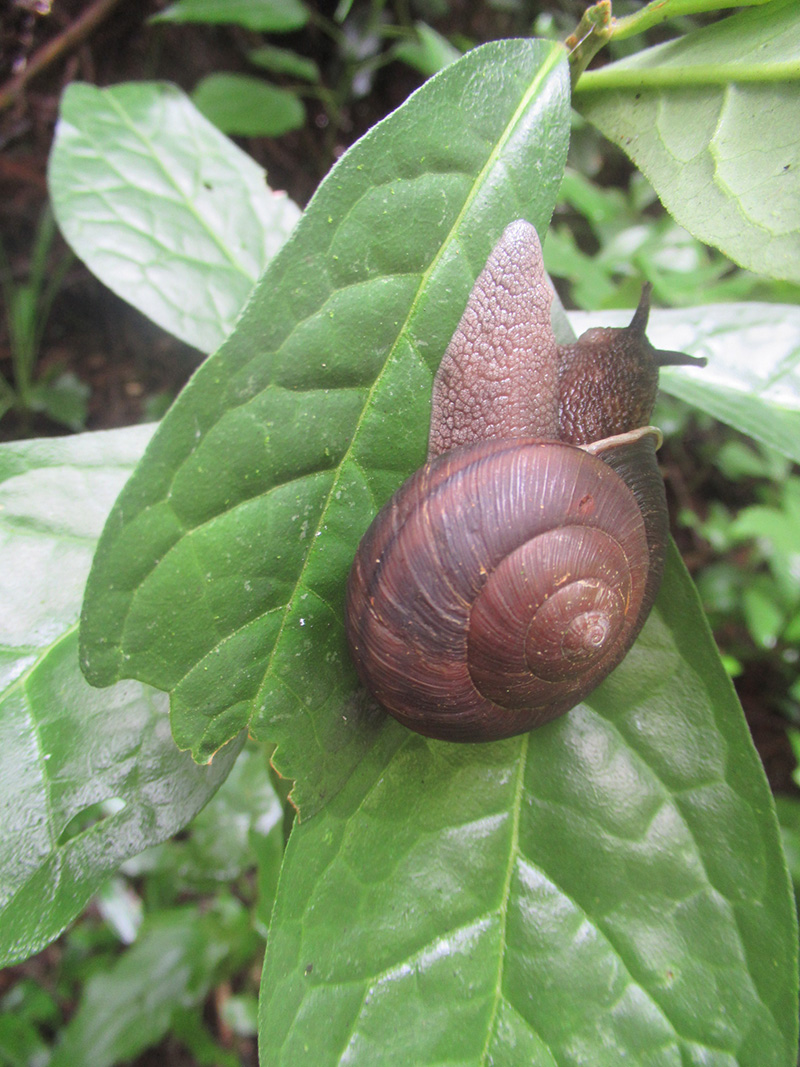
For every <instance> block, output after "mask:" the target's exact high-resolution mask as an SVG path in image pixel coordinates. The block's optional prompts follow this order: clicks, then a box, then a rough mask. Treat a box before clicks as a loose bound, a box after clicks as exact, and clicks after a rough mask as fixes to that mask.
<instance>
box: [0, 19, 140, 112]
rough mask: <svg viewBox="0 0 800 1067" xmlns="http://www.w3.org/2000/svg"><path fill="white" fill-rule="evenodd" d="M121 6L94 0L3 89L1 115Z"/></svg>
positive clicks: (0, 102)
mask: <svg viewBox="0 0 800 1067" xmlns="http://www.w3.org/2000/svg"><path fill="white" fill-rule="evenodd" d="M118 3H120V0H94V3H93V4H90V5H89V7H87V8H86V10H85V11H84V12H83V13H82V14H81V15H79V16H78V18H77V19H76V20H75V21H74V22H73V23H72V25H71V26H70V27H68V29H66V30H64V32H63V33H60V34H59V35H58V37H54V38H53V40H52V41H48V42H47V44H45V45H42V47H41V48H40V49H39V51H38V52H36V53H35V54H34V55H33V56H32V57H31V60H30V62H29V63H28V64H27V66H26V67H25V69H24V70H21V71H20V72H19V74H15V75H14V77H13V78H9V79H8V81H7V82H6V83H5V84H4V85H1V86H0V111H2V110H3V109H4V108H7V107H8V106H9V105H10V104H12V103H13V102H14V100H16V98H17V97H18V96H19V94H20V93H21V92H22V90H23V89H24V88H25V86H26V85H27V84H28V82H29V81H30V80H31V79H32V78H35V77H36V75H37V74H39V73H40V72H41V71H43V70H44V69H45V68H46V67H48V66H49V65H50V64H51V63H52V62H54V60H56V59H58V58H59V56H62V55H64V53H65V52H69V51H71V50H72V49H73V48H75V47H76V45H78V44H80V43H81V41H83V40H84V38H86V37H88V36H89V34H90V33H91V32H92V30H93V29H94V28H95V27H96V26H97V25H99V23H101V22H102V21H103V19H104V18H105V17H106V15H108V14H109V13H110V12H111V11H112V10H113V9H114V8H115V7H116V6H117V4H118Z"/></svg>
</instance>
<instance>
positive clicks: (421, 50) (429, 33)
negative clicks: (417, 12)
mask: <svg viewBox="0 0 800 1067" xmlns="http://www.w3.org/2000/svg"><path fill="white" fill-rule="evenodd" d="M414 29H415V33H416V36H415V37H414V38H409V40H407V41H400V42H398V44H396V45H395V46H394V49H393V54H394V55H395V56H396V58H397V59H400V60H402V61H403V63H407V64H408V65H409V67H413V68H414V70H418V71H419V72H420V74H424V75H425V77H426V78H430V77H431V75H433V74H436V73H437V71H440V70H444V68H445V67H446V66H448V64H450V63H455V61H456V60H457V59H458V58H459V56H460V55H461V53H460V52H459V50H458V49H457V48H455V47H454V46H453V45H452V44H450V42H449V41H448V40H447V38H446V37H442V35H441V34H440V33H437V32H436V30H434V29H432V28H431V27H430V26H428V25H427V24H426V23H424V22H417V23H416V25H415V27H414Z"/></svg>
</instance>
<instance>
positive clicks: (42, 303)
mask: <svg viewBox="0 0 800 1067" xmlns="http://www.w3.org/2000/svg"><path fill="white" fill-rule="evenodd" d="M56 233H57V230H56V224H55V219H54V218H53V213H52V211H51V209H50V207H49V205H48V206H47V207H45V209H44V210H43V212H42V215H41V217H40V219H39V225H38V227H37V229H36V234H35V237H34V241H33V248H32V249H31V254H30V264H29V267H28V273H27V277H26V278H24V279H23V280H19V281H18V280H16V279H15V277H14V273H13V271H12V268H11V264H10V262H9V259H8V256H7V254H6V251H5V248H4V247H3V243H2V241H0V291H2V296H3V303H4V306H5V313H6V324H7V332H8V342H9V349H10V356H11V368H12V379H11V380H8V379H6V378H4V377H3V376H2V375H0V419H2V418H3V416H4V415H6V414H7V413H8V412H14V413H15V414H16V415H17V417H18V419H19V429H20V432H19V436H22V437H24V436H26V435H27V434H28V433H30V429H31V425H32V419H33V415H34V414H36V413H38V412H41V413H44V414H45V415H47V416H48V417H49V418H51V419H53V420H54V421H55V422H58V423H61V424H62V425H64V426H68V427H69V428H70V429H71V430H81V429H83V427H84V426H85V424H86V414H87V400H88V397H89V388H88V386H86V385H84V384H83V382H81V381H80V380H79V379H78V378H77V377H76V375H75V374H73V373H72V372H71V371H66V370H64V369H63V368H60V367H58V366H52V367H50V368H49V369H48V370H46V371H44V372H38V373H37V364H38V362H39V356H40V352H41V346H42V337H43V335H44V331H45V327H46V326H47V320H48V317H49V315H50V310H51V308H52V304H53V300H54V299H55V297H56V294H57V293H58V291H59V289H60V288H61V286H62V284H63V282H64V278H65V276H66V273H67V271H68V269H69V266H70V263H71V262H72V259H73V256H72V253H71V252H69V251H64V252H62V253H61V254H60V256H59V257H58V259H57V261H56V262H55V264H54V265H53V264H52V262H51V260H52V250H53V242H54V240H55V237H56Z"/></svg>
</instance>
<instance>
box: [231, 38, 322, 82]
mask: <svg viewBox="0 0 800 1067" xmlns="http://www.w3.org/2000/svg"><path fill="white" fill-rule="evenodd" d="M247 59H248V61H249V62H250V63H252V64H253V65H254V66H256V67H261V69H262V70H268V71H270V73H272V74H288V75H289V76H290V77H292V78H301V79H302V80H303V81H307V82H314V83H316V82H318V81H319V80H320V74H319V67H318V66H317V64H316V63H315V62H314V60H313V59H307V58H306V57H305V56H299V55H298V54H297V52H291V51H290V50H289V49H287V48H276V47H275V46H274V45H270V44H265V45H262V46H261V48H254V49H253V50H252V52H248V53H247Z"/></svg>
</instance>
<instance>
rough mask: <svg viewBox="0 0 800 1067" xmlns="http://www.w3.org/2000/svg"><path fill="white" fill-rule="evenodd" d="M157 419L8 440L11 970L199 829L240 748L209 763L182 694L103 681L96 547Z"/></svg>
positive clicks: (4, 812) (6, 861) (6, 811)
mask: <svg viewBox="0 0 800 1067" xmlns="http://www.w3.org/2000/svg"><path fill="white" fill-rule="evenodd" d="M151 434H152V429H151V428H150V427H137V428H135V429H131V430H118V431H113V432H111V433H96V434H85V435H81V436H77V437H71V438H65V439H63V440H60V439H57V438H54V439H50V440H43V441H26V442H21V443H17V444H7V445H3V446H2V447H0V546H1V547H0V551H1V552H2V559H3V566H2V569H0V602H2V605H3V610H2V612H1V613H0V825H2V827H3V833H2V835H0V966H3V965H6V964H8V963H11V962H14V961H16V960H20V959H24V958H25V957H26V956H28V955H30V954H32V953H34V952H36V951H38V950H39V949H40V948H41V947H42V946H44V945H45V944H47V943H48V942H49V941H51V940H52V939H53V938H54V937H56V936H57V935H58V934H59V933H60V932H61V931H62V930H63V929H64V927H65V926H66V925H67V924H68V923H69V922H71V921H72V919H74V918H75V916H76V915H78V914H79V913H80V911H81V910H82V909H83V907H84V905H85V904H86V902H87V901H88V900H89V898H90V897H91V896H92V894H93V893H94V892H95V891H96V890H97V888H98V887H99V886H100V884H101V883H102V882H103V881H104V880H105V879H106V878H107V877H108V876H109V874H111V873H112V872H113V871H114V870H115V869H116V868H117V867H118V866H119V865H120V864H121V863H122V862H123V861H124V860H125V859H127V858H128V857H129V856H132V855H135V854H136V853H137V852H140V851H141V850H142V849H143V848H145V847H146V846H147V845H150V844H154V843H155V842H158V841H163V840H164V839H165V838H167V837H169V836H171V835H172V834H173V833H175V832H176V831H177V830H179V829H180V828H181V827H183V826H184V825H185V824H186V823H187V822H188V821H189V820H190V819H191V818H192V817H193V816H194V815H195V814H196V813H197V811H199V809H200V808H201V807H202V806H203V805H204V804H205V803H206V801H207V800H208V798H209V797H210V796H212V795H213V793H214V792H215V790H216V789H217V788H218V787H219V784H220V782H221V781H223V780H224V778H225V775H226V774H227V772H228V770H229V769H230V766H231V762H232V761H233V759H234V758H235V756H236V752H237V750H238V747H239V746H238V745H235V744H234V745H232V746H231V748H230V750H229V751H227V752H226V753H225V754H224V755H223V756H222V757H221V758H220V759H218V760H215V762H214V764H213V766H212V767H198V766H196V764H194V763H193V762H192V761H191V759H189V757H188V756H187V755H186V754H184V753H180V752H178V751H177V749H176V748H175V746H174V744H173V743H172V740H171V738H170V736H169V730H168V728H167V720H166V707H165V705H166V701H165V700H164V698H163V696H162V695H161V694H159V693H155V692H154V691H152V690H149V689H147V688H146V687H144V686H142V685H139V684H137V683H130V682H129V683H124V684H122V685H119V686H115V687H114V688H113V689H110V690H108V691H106V692H102V693H100V692H98V691H97V690H93V689H92V688H91V687H90V686H88V685H87V684H86V682H85V681H84V679H83V677H82V675H81V672H80V669H79V665H78V639H77V632H76V631H77V619H78V613H79V610H80V601H81V595H82V593H83V585H84V582H85V579H86V574H87V572H88V570H89V564H90V561H91V558H92V553H93V551H94V548H95V542H96V539H97V536H98V534H99V531H100V529H101V527H102V525H103V522H104V521H105V518H106V516H107V514H108V511H109V509H110V507H111V504H112V502H113V500H114V498H115V496H116V495H117V493H118V491H119V490H120V488H121V487H122V485H123V483H124V482H125V479H126V478H127V477H128V475H129V474H130V472H131V470H132V468H133V466H134V464H135V463H136V461H137V460H138V459H139V457H140V456H141V454H142V451H143V449H144V446H145V443H146V442H147V440H148V439H149V437H150V436H151Z"/></svg>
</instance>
